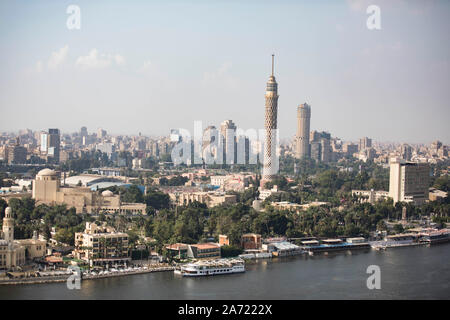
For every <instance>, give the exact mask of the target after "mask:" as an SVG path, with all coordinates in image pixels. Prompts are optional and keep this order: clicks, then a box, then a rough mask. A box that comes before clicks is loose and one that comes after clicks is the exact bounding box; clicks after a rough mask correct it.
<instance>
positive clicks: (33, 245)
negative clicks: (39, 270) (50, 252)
mask: <svg viewBox="0 0 450 320" xmlns="http://www.w3.org/2000/svg"><path fill="white" fill-rule="evenodd" d="M2 234H3V239H2V240H0V269H2V270H17V269H18V268H20V267H21V266H23V265H24V264H25V263H26V260H27V259H34V258H38V257H43V256H45V251H46V241H45V240H38V239H37V233H35V234H34V236H33V238H32V239H24V240H14V219H13V216H12V211H11V208H9V207H8V208H6V210H5V217H4V218H3V225H2Z"/></svg>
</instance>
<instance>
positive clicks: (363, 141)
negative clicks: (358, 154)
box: [359, 137, 372, 151]
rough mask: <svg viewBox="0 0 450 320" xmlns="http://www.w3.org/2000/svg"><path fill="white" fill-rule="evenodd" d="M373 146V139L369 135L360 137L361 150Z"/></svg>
mask: <svg viewBox="0 0 450 320" xmlns="http://www.w3.org/2000/svg"><path fill="white" fill-rule="evenodd" d="M370 147H372V139H369V138H367V137H364V138H361V139H359V151H361V150H364V149H369V148H370Z"/></svg>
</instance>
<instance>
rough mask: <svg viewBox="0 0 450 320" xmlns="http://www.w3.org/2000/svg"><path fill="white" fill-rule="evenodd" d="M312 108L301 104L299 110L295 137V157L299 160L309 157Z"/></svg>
mask: <svg viewBox="0 0 450 320" xmlns="http://www.w3.org/2000/svg"><path fill="white" fill-rule="evenodd" d="M310 119H311V107H310V106H309V105H308V104H307V103H304V104H301V105H299V106H298V108H297V136H296V137H295V157H296V158H297V159H301V158H305V157H309V156H310V153H309V124H310Z"/></svg>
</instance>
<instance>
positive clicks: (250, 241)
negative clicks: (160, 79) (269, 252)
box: [241, 233, 262, 250]
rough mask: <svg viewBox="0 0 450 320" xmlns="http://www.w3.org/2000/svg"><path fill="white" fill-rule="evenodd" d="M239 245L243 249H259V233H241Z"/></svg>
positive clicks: (260, 245) (260, 244) (260, 242)
mask: <svg viewBox="0 0 450 320" xmlns="http://www.w3.org/2000/svg"><path fill="white" fill-rule="evenodd" d="M241 247H242V248H243V249H244V250H260V249H261V247H262V241H261V235H260V234H256V233H247V234H244V235H242V237H241Z"/></svg>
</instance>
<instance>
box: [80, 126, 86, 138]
mask: <svg viewBox="0 0 450 320" xmlns="http://www.w3.org/2000/svg"><path fill="white" fill-rule="evenodd" d="M80 136H81V137H87V136H88V131H87V128H86V127H81V130H80Z"/></svg>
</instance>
